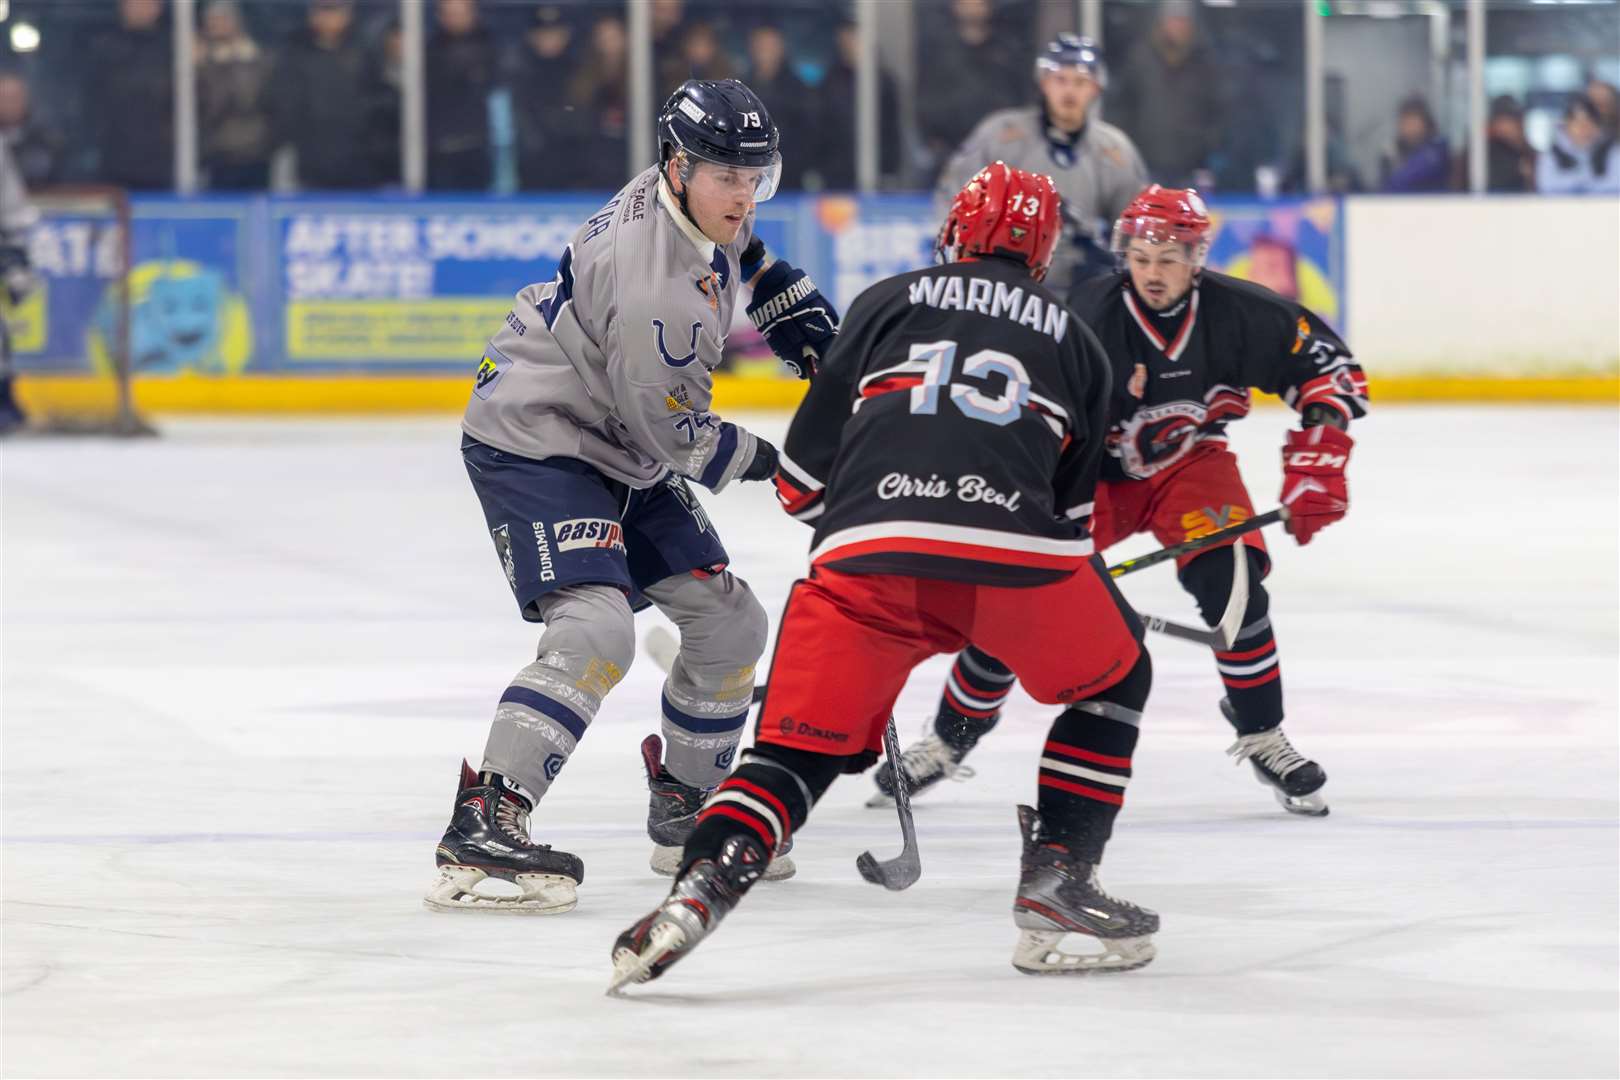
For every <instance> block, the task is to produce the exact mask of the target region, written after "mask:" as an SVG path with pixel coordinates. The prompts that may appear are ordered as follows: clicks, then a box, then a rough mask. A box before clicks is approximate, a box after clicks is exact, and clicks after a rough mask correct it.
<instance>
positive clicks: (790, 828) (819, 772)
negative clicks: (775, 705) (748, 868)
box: [681, 745, 844, 871]
mask: <svg viewBox="0 0 1620 1080" xmlns="http://www.w3.org/2000/svg"><path fill="white" fill-rule="evenodd" d="M843 763H844V759H843V758H841V757H834V756H832V755H830V754H816V753H812V752H810V751H807V750H794V749H791V748H789V747H782V746H768V745H766V746H755V747H754V748H753V749H751V750H747V751H744V753H743V759H742V764H741V765H739V766H738V767H737V771H736V772H734V773H732V774H731V775H730V776H728V777H726V779H725V780H723V781H721V783H720V786H719V787H718V788H716V789H715V791H714V794H713V795H710V796H709V800H708V802H706V803H704V804H703V809H702V810H700V811H698V817H697V828H695V829H694V830H692V835H691V837H690V838H689V839H688V840H687V841H686V849H685V851H684V852H682V854H681V869H682V870H683V871H684V870H685V869H686V868H687V867H688V866H690V865H691V864H692V863H694V862H696V861H697V860H699V859H712V858H715V857H716V856H717V855H718V854H719V853H720V848H721V846H722V845H724V844H725V842H726V839H727V838H728V837H731V836H735V835H737V834H738V833H747V834H748V835H750V836H752V837H753V838H754V839H755V840H758V841H759V843H760V846H762V847H763V848H764V849H765V851H766V853H767V854H775V853H776V852H777V851H779V850H781V849H782V848H783V847H784V846H785V845H786V844H787V842H788V840H789V839H791V838H792V836H793V833H794V830H796V829H798V828H800V827H801V826H802V825H804V823H805V819H807V818H808V817H809V816H810V808H811V807H812V806H814V805H815V803H816V800H817V799H819V798H821V796H822V793H824V792H825V791H826V790H827V787H828V785H830V784H831V783H832V782H833V778H834V777H835V776H837V775H838V773H839V771H840V770H841V769H842V767H843Z"/></svg>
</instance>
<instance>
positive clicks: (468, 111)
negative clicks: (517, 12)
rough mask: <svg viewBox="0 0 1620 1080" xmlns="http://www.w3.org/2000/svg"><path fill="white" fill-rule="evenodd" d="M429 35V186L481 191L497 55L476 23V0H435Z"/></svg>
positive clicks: (487, 176)
mask: <svg viewBox="0 0 1620 1080" xmlns="http://www.w3.org/2000/svg"><path fill="white" fill-rule="evenodd" d="M436 11H437V13H438V27H437V29H435V30H434V31H433V35H432V37H430V38H429V39H428V42H427V48H426V53H427V56H426V65H427V169H428V178H427V184H428V187H429V188H432V189H433V190H435V191H484V190H487V189H488V188H489V185H490V180H491V172H492V165H493V163H492V160H491V157H490V139H489V95H490V93H491V92H492V91H493V90H494V89H495V84H496V75H497V73H498V66H499V57H498V56H497V54H496V47H495V39H494V38H493V37H492V36H491V35H490V33H489V31H488V30H486V29H484V28H483V27H482V26H480V25H479V23H478V0H438V5H437V8H436Z"/></svg>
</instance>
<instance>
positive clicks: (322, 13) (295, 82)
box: [270, 0, 388, 190]
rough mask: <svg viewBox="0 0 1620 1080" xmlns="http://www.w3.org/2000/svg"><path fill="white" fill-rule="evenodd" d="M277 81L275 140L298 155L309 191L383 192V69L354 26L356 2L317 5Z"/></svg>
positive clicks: (317, 1) (319, 0) (318, 0)
mask: <svg viewBox="0 0 1620 1080" xmlns="http://www.w3.org/2000/svg"><path fill="white" fill-rule="evenodd" d="M275 71H276V73H275V75H274V77H273V78H272V80H271V85H272V86H273V87H274V88H275V91H274V93H272V94H271V95H270V105H271V117H272V122H273V130H274V132H275V138H276V141H277V143H278V145H279V144H291V145H292V147H293V148H294V149H295V150H296V151H297V154H298V182H299V183H300V184H301V185H302V186H303V187H305V188H314V189H332V190H339V189H347V190H353V189H356V188H370V187H376V186H377V185H378V184H380V183H382V182H383V180H384V179H385V178H386V176H387V173H383V172H380V171H379V162H378V160H377V155H376V154H375V153H373V152H372V150H373V148H375V147H376V146H377V145H378V143H379V139H381V138H382V127H383V125H384V124H385V123H386V119H385V117H386V115H387V111H388V110H387V108H386V95H385V93H384V84H383V80H382V73H381V64H380V63H379V62H378V61H377V60H376V59H375V58H373V57H372V56H371V54H370V53H368V52H367V50H366V49H365V47H364V45H363V44H362V43H361V41H360V36H359V34H358V32H357V31H356V30H355V27H354V11H353V8H352V5H351V4H350V2H349V0H310V3H309V25H308V26H307V27H306V28H305V29H304V30H303V31H301V32H299V33H297V34H295V35H294V36H293V37H292V39H291V40H290V41H289V42H288V44H287V47H286V49H285V50H284V51H283V53H282V55H281V58H280V60H279V61H278V63H277V65H276V69H275Z"/></svg>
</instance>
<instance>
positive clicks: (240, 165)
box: [197, 0, 270, 191]
mask: <svg viewBox="0 0 1620 1080" xmlns="http://www.w3.org/2000/svg"><path fill="white" fill-rule="evenodd" d="M269 80H270V58H269V57H268V56H266V55H265V53H264V51H263V50H261V49H260V48H259V45H258V43H257V42H255V41H254V40H253V39H252V38H251V37H249V36H248V33H247V31H246V29H244V28H243V26H242V15H241V12H240V11H239V10H238V8H237V6H236V0H213V3H211V4H209V5H208V7H207V8H206V9H205V10H204V12H203V20H202V33H201V34H200V35H199V36H198V41H197V122H198V128H199V129H200V130H199V134H200V136H201V144H202V165H203V168H204V169H206V170H207V172H208V186H209V187H211V188H213V189H215V190H216V191H262V190H264V189H265V188H266V187H268V186H269V184H270V110H269V107H268V106H267V105H266V103H265V101H266V98H265V90H266V87H267V85H268V83H269Z"/></svg>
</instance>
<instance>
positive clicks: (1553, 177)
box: [1536, 94, 1620, 195]
mask: <svg viewBox="0 0 1620 1080" xmlns="http://www.w3.org/2000/svg"><path fill="white" fill-rule="evenodd" d="M1536 189H1537V190H1538V191H1540V192H1541V193H1542V194H1544V195H1585V194H1592V193H1599V192H1601V193H1604V194H1610V193H1620V143H1617V142H1616V141H1615V139H1614V137H1613V136H1611V135H1610V134H1609V133H1608V132H1606V131H1604V130H1603V119H1602V117H1601V116H1600V115H1599V113H1598V108H1597V106H1596V105H1595V104H1593V103H1592V99H1591V98H1589V97H1587V96H1586V95H1585V94H1577V95H1575V96H1574V97H1572V98H1570V100H1569V104H1568V105H1567V106H1566V107H1565V109H1564V122H1563V123H1562V124H1559V125H1558V130H1557V131H1555V132H1553V140H1552V146H1551V148H1549V149H1548V151H1547V152H1546V153H1545V154H1542V155H1541V156H1540V157H1539V158H1538V159H1537V160H1536Z"/></svg>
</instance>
